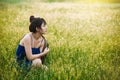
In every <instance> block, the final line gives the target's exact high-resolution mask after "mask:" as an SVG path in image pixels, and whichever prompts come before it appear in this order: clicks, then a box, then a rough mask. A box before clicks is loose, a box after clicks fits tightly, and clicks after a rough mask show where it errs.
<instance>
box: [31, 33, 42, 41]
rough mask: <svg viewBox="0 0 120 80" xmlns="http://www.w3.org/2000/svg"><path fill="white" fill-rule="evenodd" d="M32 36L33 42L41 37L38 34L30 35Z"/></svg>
mask: <svg viewBox="0 0 120 80" xmlns="http://www.w3.org/2000/svg"><path fill="white" fill-rule="evenodd" d="M32 36H33V38H34V39H35V40H38V39H40V38H41V37H42V35H40V34H39V33H32Z"/></svg>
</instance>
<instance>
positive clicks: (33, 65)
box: [32, 58, 42, 67]
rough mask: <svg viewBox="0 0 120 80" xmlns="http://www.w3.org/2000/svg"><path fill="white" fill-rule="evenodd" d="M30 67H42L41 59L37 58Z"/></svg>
mask: <svg viewBox="0 0 120 80" xmlns="http://www.w3.org/2000/svg"><path fill="white" fill-rule="evenodd" d="M32 67H42V61H41V59H39V58H37V59H34V60H33V61H32Z"/></svg>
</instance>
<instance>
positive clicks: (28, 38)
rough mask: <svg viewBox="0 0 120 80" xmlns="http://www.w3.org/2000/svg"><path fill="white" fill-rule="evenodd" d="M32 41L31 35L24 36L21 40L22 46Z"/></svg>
mask: <svg viewBox="0 0 120 80" xmlns="http://www.w3.org/2000/svg"><path fill="white" fill-rule="evenodd" d="M30 41H31V37H30V33H27V34H25V35H24V37H23V38H22V39H21V41H20V44H21V45H24V42H30Z"/></svg>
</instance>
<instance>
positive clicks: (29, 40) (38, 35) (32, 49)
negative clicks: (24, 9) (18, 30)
mask: <svg viewBox="0 0 120 80" xmlns="http://www.w3.org/2000/svg"><path fill="white" fill-rule="evenodd" d="M29 31H30V33H28V34H26V35H25V36H24V37H23V38H22V39H21V40H20V43H19V45H18V48H17V51H16V56H17V62H18V64H19V66H20V67H23V66H24V67H28V66H32V67H45V66H43V61H44V56H45V55H47V54H48V52H49V48H48V46H47V43H46V40H45V38H44V37H43V34H45V33H46V32H47V26H46V21H45V20H44V19H43V18H35V17H34V16H30V26H29ZM41 59H42V60H41Z"/></svg>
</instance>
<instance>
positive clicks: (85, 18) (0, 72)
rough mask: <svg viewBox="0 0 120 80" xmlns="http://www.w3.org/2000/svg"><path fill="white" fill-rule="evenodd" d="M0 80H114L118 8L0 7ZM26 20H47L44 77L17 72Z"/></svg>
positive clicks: (119, 68)
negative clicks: (16, 53)
mask: <svg viewBox="0 0 120 80" xmlns="http://www.w3.org/2000/svg"><path fill="white" fill-rule="evenodd" d="M0 5H1V8H0V30H1V32H0V80H16V79H17V80H119V78H120V63H119V62H120V34H119V33H120V15H119V13H120V11H119V9H120V6H119V4H94V5H91V4H89V5H86V4H79V3H39V2H37V3H36V2H34V3H29V2H28V3H24V2H23V3H17V4H7V3H0ZM30 15H34V16H40V17H43V18H45V19H46V21H47V26H48V33H47V34H46V35H45V37H46V38H47V39H48V42H49V44H50V53H49V54H48V56H47V59H46V65H47V66H48V68H49V71H48V72H44V70H41V69H36V70H31V71H29V72H25V71H22V70H17V68H16V66H17V65H16V63H15V52H16V47H17V45H18V42H19V40H20V39H21V38H22V36H23V35H24V34H26V33H27V32H29V30H28V26H29V17H30Z"/></svg>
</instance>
